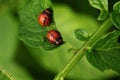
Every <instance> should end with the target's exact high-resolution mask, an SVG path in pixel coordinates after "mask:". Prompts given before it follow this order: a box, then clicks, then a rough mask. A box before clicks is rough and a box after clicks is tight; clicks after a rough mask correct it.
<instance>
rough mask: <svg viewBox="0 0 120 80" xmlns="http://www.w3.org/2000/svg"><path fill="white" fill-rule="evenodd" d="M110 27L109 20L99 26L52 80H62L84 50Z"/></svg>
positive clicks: (82, 54)
mask: <svg viewBox="0 0 120 80" xmlns="http://www.w3.org/2000/svg"><path fill="white" fill-rule="evenodd" d="M111 26H112V22H111V20H110V18H109V19H107V20H106V21H104V22H103V24H102V25H101V26H100V28H99V29H97V31H95V33H93V35H92V36H91V37H90V39H89V40H88V41H86V42H85V43H84V44H83V46H82V47H81V48H80V49H78V50H77V51H76V52H75V54H74V56H73V57H72V58H71V59H70V60H69V62H68V63H67V65H66V66H65V67H64V68H63V69H62V70H61V71H60V72H59V73H58V75H57V76H56V77H55V78H54V80H64V77H66V75H67V74H68V73H69V72H70V71H71V69H72V68H73V67H74V66H75V65H76V63H77V62H78V61H79V60H80V59H81V58H82V57H83V56H84V53H85V51H86V50H87V49H86V48H87V47H88V46H93V45H94V44H95V43H96V42H97V41H98V40H99V39H100V37H101V36H102V35H104V34H105V33H106V32H107V31H108V29H110V27H111Z"/></svg>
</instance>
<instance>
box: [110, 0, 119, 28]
mask: <svg viewBox="0 0 120 80" xmlns="http://www.w3.org/2000/svg"><path fill="white" fill-rule="evenodd" d="M111 19H112V22H113V24H114V25H115V26H116V27H117V28H118V29H120V1H119V2H117V3H116V4H115V5H114V7H113V12H112V14H111Z"/></svg>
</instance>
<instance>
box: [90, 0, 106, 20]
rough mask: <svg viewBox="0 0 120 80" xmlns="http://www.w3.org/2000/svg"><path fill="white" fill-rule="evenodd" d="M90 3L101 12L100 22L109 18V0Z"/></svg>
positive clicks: (93, 0) (91, 1) (96, 0)
mask: <svg viewBox="0 0 120 80" xmlns="http://www.w3.org/2000/svg"><path fill="white" fill-rule="evenodd" d="M89 3H90V5H91V6H92V7H94V8H97V9H99V10H100V11H101V13H100V15H99V16H98V20H105V19H106V18H107V17H108V0H89Z"/></svg>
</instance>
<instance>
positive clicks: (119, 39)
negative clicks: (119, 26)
mask: <svg viewBox="0 0 120 80" xmlns="http://www.w3.org/2000/svg"><path fill="white" fill-rule="evenodd" d="M118 43H120V35H119V37H118Z"/></svg>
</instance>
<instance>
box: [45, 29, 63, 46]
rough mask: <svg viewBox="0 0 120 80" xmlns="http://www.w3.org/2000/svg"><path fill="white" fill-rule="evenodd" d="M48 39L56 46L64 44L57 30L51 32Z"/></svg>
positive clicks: (48, 33)
mask: <svg viewBox="0 0 120 80" xmlns="http://www.w3.org/2000/svg"><path fill="white" fill-rule="evenodd" d="M46 37H47V39H48V41H49V42H50V43H53V44H55V45H61V44H62V43H63V39H62V37H61V34H60V32H58V31H57V30H49V31H48V32H47V35H46Z"/></svg>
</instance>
